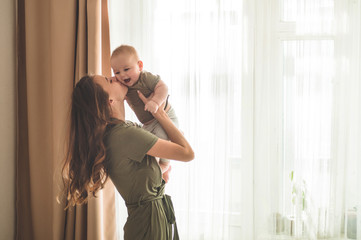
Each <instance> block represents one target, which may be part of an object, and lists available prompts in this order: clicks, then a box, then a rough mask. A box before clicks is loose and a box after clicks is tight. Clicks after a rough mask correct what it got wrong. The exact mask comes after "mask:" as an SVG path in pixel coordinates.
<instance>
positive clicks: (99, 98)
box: [62, 76, 111, 208]
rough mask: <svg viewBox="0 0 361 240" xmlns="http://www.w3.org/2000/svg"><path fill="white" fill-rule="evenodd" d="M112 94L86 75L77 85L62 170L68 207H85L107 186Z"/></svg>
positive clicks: (72, 103) (74, 91) (73, 97)
mask: <svg viewBox="0 0 361 240" xmlns="http://www.w3.org/2000/svg"><path fill="white" fill-rule="evenodd" d="M110 117H111V109H110V106H109V95H108V93H106V92H105V91H104V90H103V88H102V87H101V86H100V85H98V84H97V83H95V82H94V77H93V76H85V77H83V78H82V79H80V81H79V82H78V83H77V84H76V86H75V88H74V90H73V95H72V102H71V115H70V118H71V119H70V134H69V142H68V149H67V155H66V159H65V162H64V165H63V168H62V178H63V183H64V189H63V194H64V197H65V198H66V200H67V205H66V208H68V207H70V206H74V205H76V204H83V203H85V202H87V200H88V194H92V195H93V196H95V194H96V192H97V191H98V190H100V189H102V188H103V187H104V184H105V182H106V180H107V178H108V174H107V171H106V168H105V165H104V160H105V155H106V149H105V146H104V143H103V137H104V132H105V129H106V126H107V124H108V123H110Z"/></svg>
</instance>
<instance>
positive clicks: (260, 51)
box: [110, 0, 361, 240]
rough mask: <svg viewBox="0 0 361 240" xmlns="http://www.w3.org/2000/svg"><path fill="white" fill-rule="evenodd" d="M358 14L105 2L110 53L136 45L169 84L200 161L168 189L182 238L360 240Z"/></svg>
mask: <svg viewBox="0 0 361 240" xmlns="http://www.w3.org/2000/svg"><path fill="white" fill-rule="evenodd" d="M360 13H361V3H360V1H358V0H320V1H315V0H266V1H265V0H243V1H238V0H221V1H215V0H214V1H205V0H196V1H191V0H186V1H175V0H168V1H165V0H151V1H141V0H138V1H132V2H130V1H116V0H113V1H110V27H111V48H112V49H114V48H115V47H117V46H119V45H120V44H130V45H133V46H135V47H136V48H137V50H138V51H139V54H140V56H141V58H142V60H143V62H144V68H145V69H146V70H148V71H151V72H153V73H156V74H159V75H160V76H161V78H162V79H163V80H164V81H165V82H166V83H167V84H168V86H169V91H170V102H171V104H172V105H173V106H174V108H175V110H176V112H177V115H178V117H179V119H180V128H181V130H182V131H184V133H185V135H186V136H187V138H188V139H189V140H190V142H191V144H192V146H193V147H194V150H195V153H196V158H195V160H194V161H193V162H191V163H190V164H182V163H177V162H173V163H172V164H173V171H172V174H171V180H170V182H169V183H168V186H167V190H166V191H167V192H168V193H169V194H170V195H172V196H173V199H174V204H175V211H176V216H177V222H178V228H179V230H180V236H181V238H182V239H207V240H208V239H217V240H218V239H244V240H250V239H257V240H263V239H292V238H294V237H298V238H299V239H346V238H347V237H348V238H351V239H361V206H360V205H361V192H360V191H358V186H359V185H360V184H361V174H358V172H360V171H361V83H360V82H361V79H360V70H359V69H361V48H360V46H361V14H360ZM126 114H127V118H128V119H132V120H135V121H137V120H136V118H135V117H134V114H133V113H132V112H131V111H130V110H129V109H128V110H127V113H126ZM128 116H129V117H128ZM118 197H119V196H118ZM118 204H119V206H118V207H117V211H118V221H119V222H118V231H119V232H118V236H119V239H122V226H123V225H124V222H125V220H126V219H125V218H126V216H127V213H126V209H125V207H124V203H123V200H121V199H118ZM356 230H358V231H356Z"/></svg>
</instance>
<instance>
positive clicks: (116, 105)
mask: <svg viewBox="0 0 361 240" xmlns="http://www.w3.org/2000/svg"><path fill="white" fill-rule="evenodd" d="M111 108H112V117H113V118H117V119H119V120H122V121H125V108H124V101H114V102H113V103H112V104H111Z"/></svg>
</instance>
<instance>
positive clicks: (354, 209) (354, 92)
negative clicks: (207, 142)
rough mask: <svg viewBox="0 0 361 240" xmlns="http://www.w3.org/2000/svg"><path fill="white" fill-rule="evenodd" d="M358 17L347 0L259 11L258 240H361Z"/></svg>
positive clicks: (304, 1) (290, 3) (282, 4)
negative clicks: (294, 239)
mask: <svg viewBox="0 0 361 240" xmlns="http://www.w3.org/2000/svg"><path fill="white" fill-rule="evenodd" d="M274 3H276V4H274ZM267 4H268V5H267ZM273 4H274V5H273ZM360 11H361V8H360V1H348V0H346V1H343V0H322V1H314V0H297V1H296V0H280V1H266V4H265V5H263V6H261V4H259V5H258V6H257V7H256V13H258V14H259V15H258V17H257V19H263V20H264V19H268V22H266V21H258V22H259V23H260V24H259V25H257V26H256V28H257V35H256V41H258V42H259V43H263V44H259V45H260V46H261V48H260V49H256V61H255V62H256V64H255V66H256V67H255V70H256V77H255V84H256V91H255V96H256V98H255V99H256V103H255V108H256V115H255V143H254V147H255V167H254V171H255V196H263V197H262V198H257V197H256V198H255V202H254V205H255V219H256V221H255V228H256V229H259V234H256V235H257V236H258V238H259V239H288V238H290V239H291V238H292V237H298V238H302V239H347V238H350V239H356V238H357V239H361V237H360V236H361V235H360V232H361V231H360V229H361V224H360V223H361V222H360V217H358V218H356V216H357V215H358V216H360V204H361V194H360V191H359V190H358V188H359V187H358V186H359V185H360V184H361V178H360V175H358V174H357V173H358V172H359V171H361V150H360V149H361V148H360V144H361V132H360V131H361V121H360V120H361V119H360V117H361V115H360V113H361V112H360V111H361V101H360V100H361V92H360V82H361V79H360V75H359V69H360V68H359V66H360V61H361V58H360V44H361V42H360V27H361V26H360ZM257 53H258V54H259V56H258V55H257ZM261 53H263V54H262V55H261ZM264 53H265V54H264ZM257 62H260V63H261V64H260V65H258V64H257ZM257 66H259V68H258V69H257ZM272 66H273V67H274V68H272ZM267 84H268V86H267ZM262 86H264V88H263V87H262ZM257 89H260V90H259V91H258V90H257ZM260 93H263V94H260ZM266 101H267V103H266V104H263V105H262V102H266ZM257 108H259V109H261V110H257ZM265 123H266V126H264V125H265ZM258 136H259V137H258ZM264 137H270V138H271V140H264ZM260 143H264V144H263V145H260ZM265 163H266V164H265ZM265 179H268V180H269V183H265V181H264V180H265ZM265 184H267V185H266V186H269V187H270V189H272V190H270V191H266V192H265V191H264V186H265ZM262 226H268V228H267V229H266V228H262ZM356 229H357V230H358V232H357V231H356Z"/></svg>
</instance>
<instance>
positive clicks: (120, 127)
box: [106, 121, 142, 135]
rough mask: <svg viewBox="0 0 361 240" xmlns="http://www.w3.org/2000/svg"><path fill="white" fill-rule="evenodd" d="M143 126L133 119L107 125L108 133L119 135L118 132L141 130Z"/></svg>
mask: <svg viewBox="0 0 361 240" xmlns="http://www.w3.org/2000/svg"><path fill="white" fill-rule="evenodd" d="M141 129H142V128H141V126H140V125H139V124H138V123H135V122H132V121H125V122H120V123H116V124H109V125H108V126H107V130H106V135H113V134H115V135H117V134H120V133H122V134H125V133H127V132H138V131H139V130H141Z"/></svg>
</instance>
